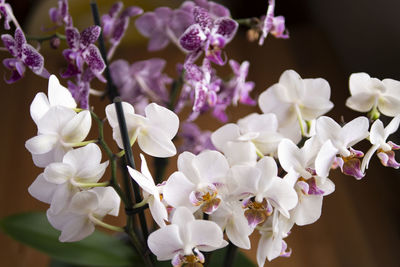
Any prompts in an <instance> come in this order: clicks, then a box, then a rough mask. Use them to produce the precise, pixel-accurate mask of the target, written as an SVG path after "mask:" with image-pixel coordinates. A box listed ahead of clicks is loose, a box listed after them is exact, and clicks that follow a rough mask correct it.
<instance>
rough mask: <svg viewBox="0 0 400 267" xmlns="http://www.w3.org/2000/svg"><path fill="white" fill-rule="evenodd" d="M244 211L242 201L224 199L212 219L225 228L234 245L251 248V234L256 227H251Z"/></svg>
mask: <svg viewBox="0 0 400 267" xmlns="http://www.w3.org/2000/svg"><path fill="white" fill-rule="evenodd" d="M244 212H245V210H244V209H243V206H242V203H241V202H240V201H237V200H236V201H223V202H222V203H221V206H220V207H219V208H218V209H217V210H216V211H215V212H214V213H213V214H212V215H211V216H210V219H211V220H212V221H213V222H216V223H217V224H218V225H219V226H220V227H221V229H225V233H226V235H227V236H228V238H229V240H230V241H231V242H232V243H233V244H234V245H236V246H238V247H240V248H243V249H250V246H251V245H250V239H249V236H250V235H251V233H252V232H253V230H254V228H253V227H250V225H249V223H248V222H247V219H246V216H245V215H244Z"/></svg>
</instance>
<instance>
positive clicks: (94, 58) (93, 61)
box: [83, 44, 106, 75]
mask: <svg viewBox="0 0 400 267" xmlns="http://www.w3.org/2000/svg"><path fill="white" fill-rule="evenodd" d="M83 57H84V59H85V62H86V63H87V64H88V66H89V68H90V69H91V70H92V71H93V73H94V74H95V75H98V74H101V73H102V72H103V71H104V69H105V68H106V64H105V63H104V60H103V58H102V57H101V54H100V51H99V49H98V48H97V47H96V46H95V45H93V44H90V45H89V47H88V49H87V51H86V53H85V54H83Z"/></svg>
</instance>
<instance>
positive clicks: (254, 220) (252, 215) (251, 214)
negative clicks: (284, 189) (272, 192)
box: [244, 209, 267, 228]
mask: <svg viewBox="0 0 400 267" xmlns="http://www.w3.org/2000/svg"><path fill="white" fill-rule="evenodd" d="M244 216H245V217H246V219H247V223H248V224H249V226H250V227H251V228H255V227H256V226H257V225H258V224H260V223H262V222H264V221H265V220H266V218H267V216H266V214H265V213H264V212H260V211H258V210H251V209H249V210H246V211H245V212H244Z"/></svg>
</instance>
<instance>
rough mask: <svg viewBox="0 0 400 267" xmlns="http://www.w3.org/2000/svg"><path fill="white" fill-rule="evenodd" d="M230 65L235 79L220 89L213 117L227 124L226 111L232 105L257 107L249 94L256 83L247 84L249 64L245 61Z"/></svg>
mask: <svg viewBox="0 0 400 267" xmlns="http://www.w3.org/2000/svg"><path fill="white" fill-rule="evenodd" d="M229 65H230V66H231V68H232V71H233V77H232V78H231V79H230V80H229V81H227V82H223V83H222V84H221V87H220V91H219V92H218V95H217V102H216V103H215V105H214V106H213V111H212V115H213V116H214V117H215V118H217V119H218V120H220V121H221V122H227V121H228V116H227V115H226V109H227V107H228V106H230V105H235V106H236V105H237V104H238V102H239V103H242V104H246V105H255V104H256V101H254V100H253V99H252V98H251V97H250V96H249V93H250V92H251V91H252V90H253V88H254V82H251V81H249V82H246V77H247V74H248V70H249V62H248V61H244V62H243V63H242V64H239V63H238V62H236V61H235V60H233V59H231V60H229Z"/></svg>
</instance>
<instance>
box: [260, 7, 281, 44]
mask: <svg viewBox="0 0 400 267" xmlns="http://www.w3.org/2000/svg"><path fill="white" fill-rule="evenodd" d="M274 11H275V0H269V1H268V10H267V14H266V15H265V16H264V17H262V18H261V21H262V22H261V25H260V26H261V37H260V40H259V42H258V44H259V45H263V44H264V40H265V38H267V35H268V33H270V34H272V35H273V36H275V37H276V38H282V39H287V38H289V33H288V31H287V29H286V27H285V18H284V17H283V16H276V17H275V15H274Z"/></svg>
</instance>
